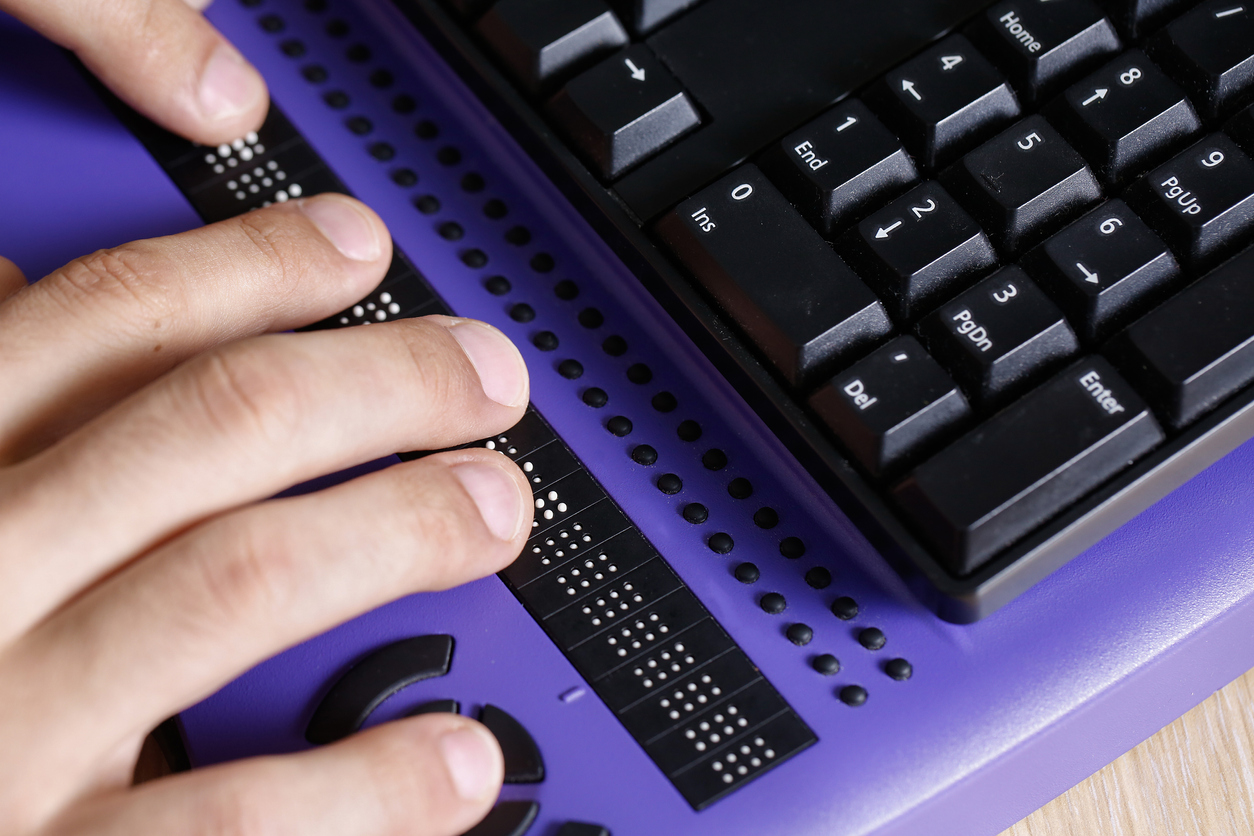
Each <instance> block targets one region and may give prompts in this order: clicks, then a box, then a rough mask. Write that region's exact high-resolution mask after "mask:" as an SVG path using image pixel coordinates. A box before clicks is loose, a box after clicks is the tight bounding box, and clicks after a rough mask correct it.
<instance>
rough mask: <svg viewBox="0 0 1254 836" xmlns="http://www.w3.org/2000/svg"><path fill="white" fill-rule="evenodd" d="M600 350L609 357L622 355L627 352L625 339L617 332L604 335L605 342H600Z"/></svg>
mask: <svg viewBox="0 0 1254 836" xmlns="http://www.w3.org/2000/svg"><path fill="white" fill-rule="evenodd" d="M601 350H602V351H604V352H605V353H606V354H608V355H610V356H611V357H622V356H623V355H624V354H626V353H627V341H626V340H624V339H623V338H622V337H620V336H618V335H617V334H615V335H614V336H612V337H606V338H605V342H603V343H601Z"/></svg>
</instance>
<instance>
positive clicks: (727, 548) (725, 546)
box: [707, 531, 736, 554]
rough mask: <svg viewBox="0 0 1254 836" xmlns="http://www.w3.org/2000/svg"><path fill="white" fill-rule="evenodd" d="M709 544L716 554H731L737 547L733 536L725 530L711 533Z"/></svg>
mask: <svg viewBox="0 0 1254 836" xmlns="http://www.w3.org/2000/svg"><path fill="white" fill-rule="evenodd" d="M707 544H708V545H709V547H710V551H712V552H714V553H715V554H731V550H732V549H734V548H735V547H736V543H735V541H734V540H732V536H731V535H730V534H728V533H727V532H725V531H720V532H718V533H716V534H711V535H710V539H709V540H708V541H707Z"/></svg>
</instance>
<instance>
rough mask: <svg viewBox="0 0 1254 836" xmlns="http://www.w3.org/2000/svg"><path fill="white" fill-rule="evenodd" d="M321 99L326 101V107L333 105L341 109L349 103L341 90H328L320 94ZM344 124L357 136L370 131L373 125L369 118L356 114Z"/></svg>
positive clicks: (346, 95) (345, 94)
mask: <svg viewBox="0 0 1254 836" xmlns="http://www.w3.org/2000/svg"><path fill="white" fill-rule="evenodd" d="M322 100H323V101H324V102H326V103H327V107H333V108H335V109H336V110H343V109H344V108H346V107H348V105H349V103H350V100H349V98H348V94H347V93H345V92H344V91H343V90H328V91H327V92H325V93H323V94H322ZM344 124H345V125H347V126H348V129H349V130H350V131H352V132H353V133H355V134H358V135H359V136H360V135H361V134H368V133H370V129H371V128H372V127H373V125H371V124H370V120H369V119H366V118H365V117H363V116H357V117H354V118H352V119H349V120H348V121H347V122H345V123H344Z"/></svg>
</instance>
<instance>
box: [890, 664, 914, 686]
mask: <svg viewBox="0 0 1254 836" xmlns="http://www.w3.org/2000/svg"><path fill="white" fill-rule="evenodd" d="M884 673H886V674H888V675H889V676H890V677H892V678H893V679H895V680H897V681H898V682H905V681H906V680H907V679H909V678H910V677H911V676H913V675H914V666H913V665H911V664H910V663H909V662H907V661H906V660H905V659H889V660H888V661H887V662H885V663H884Z"/></svg>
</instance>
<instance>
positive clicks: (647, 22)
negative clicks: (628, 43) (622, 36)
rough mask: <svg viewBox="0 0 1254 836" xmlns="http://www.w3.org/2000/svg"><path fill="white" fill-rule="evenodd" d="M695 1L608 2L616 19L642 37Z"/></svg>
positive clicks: (626, 0) (621, 0)
mask: <svg viewBox="0 0 1254 836" xmlns="http://www.w3.org/2000/svg"><path fill="white" fill-rule="evenodd" d="M696 3H697V0H610V5H611V6H613V7H614V11H616V12H618V18H619V20H621V21H622V22H623V23H625V24H627V28H628V29H630V30H631V31H632V32H634V33H635V34H637V35H644V34H646V33H648V32H650V31H651V30H653V29H656V28H657V27H658V25H659V24H662V23H665V22H666V21H667V20H669V19H670V18H672V17H674V16H675V15H677V14H679V13H680V12H682V11H683V10H684V9H686V8H688V7H689V6H692V5H695V4H696Z"/></svg>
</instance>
